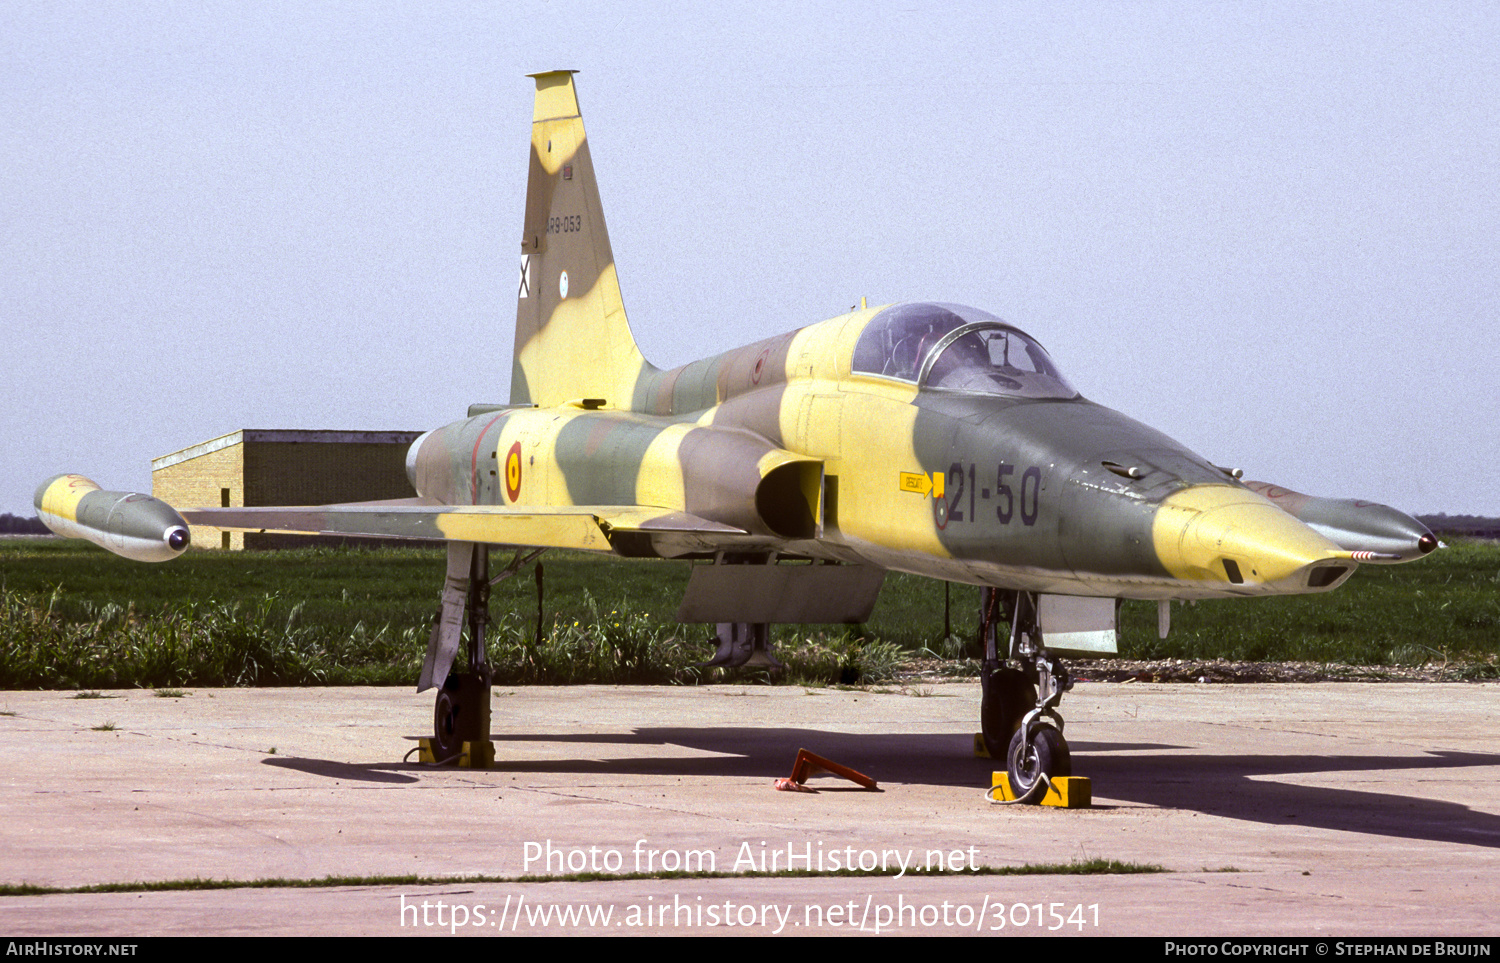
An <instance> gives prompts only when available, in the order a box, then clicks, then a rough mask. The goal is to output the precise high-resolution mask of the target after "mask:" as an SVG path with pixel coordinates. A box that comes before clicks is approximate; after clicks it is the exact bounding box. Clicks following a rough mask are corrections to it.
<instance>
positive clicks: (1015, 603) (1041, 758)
mask: <svg viewBox="0 0 1500 963" xmlns="http://www.w3.org/2000/svg"><path fill="white" fill-rule="evenodd" d="M1036 606H1037V600H1036V595H1035V593H1032V592H1019V591H1009V590H1004V589H990V588H986V589H983V590H981V593H980V620H979V633H980V641H981V643H982V644H983V646H984V664H983V667H982V668H981V670H980V677H979V678H980V691H981V702H980V709H979V715H980V730H981V733H982V735H983V738H984V747H985V750H986V751H987V752H988V753H989V754H990V756H991V757H992V758H994V759H1004V760H1005V761H1006V770H1007V772H1008V773H1009V775H1010V785H1011V789H1012V791H1013V792H1014V793H1015V795H1016V799H1017V801H1019V802H1024V803H1036V802H1040V801H1041V798H1042V796H1043V795H1044V794H1045V793H1046V791H1047V784H1048V782H1049V781H1050V780H1052V779H1054V778H1057V777H1060V776H1071V775H1072V774H1073V761H1072V757H1071V756H1070V754H1069V752H1068V743H1067V740H1065V739H1064V738H1063V734H1062V730H1063V720H1062V716H1061V715H1059V714H1058V712H1057V705H1058V703H1059V702H1061V701H1062V694H1063V693H1064V692H1067V691H1068V690H1069V689H1071V688H1073V680H1072V678H1071V677H1070V676H1069V675H1068V668H1067V666H1065V665H1064V664H1063V663H1062V660H1061V659H1059V658H1057V657H1056V656H1054V655H1053V654H1052V653H1050V652H1048V651H1047V649H1046V647H1045V646H1044V645H1043V644H1042V631H1041V627H1040V626H1039V625H1038V624H1037V611H1036ZM1002 612H1007V613H1008V614H1009V615H1010V643H1009V646H1008V647H1007V649H1006V654H1005V657H1004V658H1002V657H1001V654H1000V647H999V639H998V634H999V633H998V632H997V623H998V622H999V618H1000V615H1001V613H1002Z"/></svg>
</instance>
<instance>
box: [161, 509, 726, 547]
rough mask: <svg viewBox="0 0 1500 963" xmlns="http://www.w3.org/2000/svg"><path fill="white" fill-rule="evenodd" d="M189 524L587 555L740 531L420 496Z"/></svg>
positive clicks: (671, 517) (208, 516) (220, 512)
mask: <svg viewBox="0 0 1500 963" xmlns="http://www.w3.org/2000/svg"><path fill="white" fill-rule="evenodd" d="M182 516H183V518H185V519H187V521H188V522H189V523H191V524H194V525H212V526H214V527H215V528H227V529H234V530H236V531H249V532H280V533H293V534H306V535H352V536H364V537H373V538H423V539H441V540H446V541H459V542H483V543H486V544H490V545H524V546H530V547H532V548H571V549H578V550H580V551H588V552H620V553H621V554H637V553H636V552H633V551H629V548H630V545H631V542H632V540H631V536H637V537H638V538H637V540H639V537H644V538H645V539H648V540H649V539H655V538H665V539H670V540H671V541H673V542H679V543H682V544H684V545H691V546H694V547H708V546H710V545H713V544H716V543H719V542H722V541H724V540H726V539H732V538H734V537H735V536H743V535H745V534H746V532H745V531H744V530H743V529H740V528H735V527H734V526H732V525H725V524H722V523H720V522H714V521H710V520H708V519H706V518H700V517H699V516H697V515H691V514H689V513H687V512H678V511H671V510H668V509H663V508H655V507H652V506H649V505H565V506H529V505H503V506H502V505H443V504H439V503H436V502H433V501H431V500H429V499H423V498H402V499H396V500H393V501H381V502H356V503H350V504H345V505H318V506H311V507H291V508H284V507H250V508H190V509H186V510H184V511H183V512H182Z"/></svg>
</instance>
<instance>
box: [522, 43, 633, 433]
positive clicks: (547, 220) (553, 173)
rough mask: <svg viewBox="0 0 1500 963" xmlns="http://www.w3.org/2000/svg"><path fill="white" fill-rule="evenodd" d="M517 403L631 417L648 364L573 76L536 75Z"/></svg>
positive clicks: (562, 72) (561, 72)
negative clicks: (584, 405)
mask: <svg viewBox="0 0 1500 963" xmlns="http://www.w3.org/2000/svg"><path fill="white" fill-rule="evenodd" d="M532 77H533V79H535V80H536V106H535V108H534V110H533V112H532V120H531V173H530V175H529V177H528V179H527V182H526V225H525V233H524V234H523V236H522V238H521V272H520V290H519V291H518V292H517V299H516V349H515V360H514V364H513V367H512V371H511V386H510V400H511V403H512V404H536V405H542V406H544V407H550V406H553V405H559V404H562V403H564V402H567V401H571V400H574V399H579V398H602V399H604V400H605V403H606V405H607V406H609V407H611V408H614V407H619V408H628V407H629V406H630V401H631V396H632V394H633V392H634V389H635V383H636V380H637V378H639V376H640V375H641V373H642V371H644V370H645V369H646V367H647V366H646V361H645V359H644V358H642V357H641V351H640V349H639V348H638V347H636V344H635V338H634V337H632V336H631V334H630V325H629V323H628V322H627V321H626V320H625V305H624V304H623V302H622V301H621V299H620V283H619V280H618V279H617V278H616V277H615V258H614V254H613V253H612V252H611V251H610V247H609V232H608V231H607V230H606V229H605V227H604V212H603V210H602V209H601V208H600V206H599V187H598V184H597V183H596V182H595V180H594V164H593V161H592V160H590V158H589V146H588V141H587V140H586V139H585V137H584V133H583V118H582V117H580V116H579V113H578V94H577V91H576V90H575V89H574V87H573V71H570V70H558V71H552V72H549V73H544V74H533V75H532Z"/></svg>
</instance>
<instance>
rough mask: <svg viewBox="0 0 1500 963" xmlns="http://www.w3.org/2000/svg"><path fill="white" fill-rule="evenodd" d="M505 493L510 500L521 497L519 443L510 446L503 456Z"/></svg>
mask: <svg viewBox="0 0 1500 963" xmlns="http://www.w3.org/2000/svg"><path fill="white" fill-rule="evenodd" d="M505 494H506V497H508V498H509V499H510V500H511V501H512V502H514V501H515V500H516V499H517V498H520V497H521V443H520V442H519V441H518V442H516V443H515V444H514V445H511V446H510V452H509V454H507V455H506V456H505Z"/></svg>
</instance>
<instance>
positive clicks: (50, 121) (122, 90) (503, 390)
mask: <svg viewBox="0 0 1500 963" xmlns="http://www.w3.org/2000/svg"><path fill="white" fill-rule="evenodd" d="M5 21H6V22H5V24H4V26H3V27H0V214H3V217H0V224H3V225H4V230H3V231H0V264H3V265H4V269H3V271H0V351H3V354H4V368H3V369H0V370H3V372H4V374H3V375H0V512H11V513H14V514H24V515H28V516H29V515H30V514H32V502H31V499H32V495H33V493H34V491H35V489H36V486H37V485H38V484H39V483H40V482H41V481H42V480H43V479H45V478H47V477H49V476H51V475H54V474H57V473H59V472H79V473H81V474H84V475H88V476H89V477H91V478H93V479H94V480H95V481H97V482H98V483H99V484H100V485H102V486H103V487H104V488H106V489H115V490H135V491H149V490H150V484H151V481H150V464H151V459H152V458H154V457H158V456H161V455H164V454H167V453H170V452H172V451H175V450H178V449H180V448H184V447H187V446H189V445H193V444H196V443H198V442H201V441H205V440H207V439H209V438H213V437H216V436H219V435H222V434H225V433H228V432H231V431H235V430H237V429H240V428H315V429H316V428H330V429H368V430H396V429H399V430H417V431H420V430H426V429H428V428H434V427H437V426H439V425H443V424H446V423H448V422H450V421H455V420H458V419H461V418H462V417H463V416H464V413H465V410H466V408H467V406H468V405H469V404H470V403H473V402H503V401H506V400H507V399H508V397H509V384H508V382H509V373H510V358H509V355H510V350H511V344H512V337H513V325H514V319H515V316H514V305H515V289H516V276H517V263H518V255H519V252H520V232H521V220H522V214H523V210H524V202H525V188H526V184H525V178H526V163H527V146H528V144H529V138H530V121H531V102H532V96H533V91H534V86H533V84H532V82H531V81H530V80H528V79H527V77H526V74H528V73H535V72H539V71H544V70H553V69H574V70H578V71H580V73H579V74H578V76H577V78H576V82H577V87H578V92H579V100H580V103H581V107H582V113H583V118H584V123H585V125H586V127H587V130H588V135H589V142H590V145H591V150H592V155H593V160H594V165H595V168H596V170H597V172H598V178H599V186H600V193H601V196H602V200H603V204H604V212H605V216H606V219H607V221H608V225H609V230H610V238H611V242H612V244H613V248H614V253H615V260H616V265H617V268H618V270H619V275H620V280H621V287H622V291H623V294H624V298H625V306H626V309H627V311H628V313H629V317H630V321H631V325H632V327H633V329H634V331H635V334H636V337H637V340H638V341H639V342H640V344H641V347H642V350H643V351H644V353H645V355H646V357H647V358H648V359H649V360H651V361H652V362H654V363H655V364H657V365H658V366H661V367H672V366H676V365H679V364H683V363H686V362H688V361H691V360H694V359H696V358H699V357H703V356H706V355H710V354H716V353H718V352H720V351H723V350H726V349H729V348H732V347H736V346H738V345H741V344H745V343H748V342H751V341H755V340H758V339H761V338H765V337H769V336H772V335H775V334H779V333H781V332H784V331H788V330H791V329H794V328H798V327H802V326H804V325H807V324H810V323H813V322H816V321H819V320H822V319H824V318H827V317H832V316H834V315H838V314H841V313H843V312H844V311H847V310H848V309H849V307H850V306H851V305H853V304H855V303H857V302H858V300H859V299H860V297H866V298H868V299H869V303H870V304H872V305H875V304H882V303H886V302H893V301H905V300H937V301H952V302H958V303H962V304H971V305H974V306H976V307H979V308H982V309H984V310H987V311H990V312H992V313H994V314H997V315H999V316H1001V317H1003V318H1005V319H1007V320H1009V321H1011V322H1012V323H1015V324H1017V325H1018V326H1020V327H1021V328H1023V329H1025V330H1027V331H1029V332H1030V333H1031V334H1032V335H1034V336H1035V337H1037V338H1038V339H1039V340H1040V341H1041V342H1042V343H1043V344H1044V345H1046V347H1047V349H1048V351H1049V352H1050V354H1051V355H1052V357H1053V359H1054V361H1056V362H1057V364H1058V366H1059V367H1060V368H1061V369H1062V371H1063V372H1064V373H1065V374H1066V375H1067V377H1068V378H1069V380H1070V381H1071V382H1072V383H1073V384H1074V386H1075V387H1077V388H1078V389H1079V390H1080V391H1081V392H1082V393H1083V394H1084V395H1085V396H1086V397H1088V398H1091V399H1092V400H1094V401H1097V402H1100V403H1101V404H1105V405H1108V406H1109V407H1112V408H1116V409H1119V410H1121V411H1123V412H1125V413H1126V414H1129V415H1131V416H1132V417H1134V418H1136V419H1137V420H1140V421H1143V422H1145V423H1147V424H1149V425H1151V426H1153V427H1155V428H1157V429H1160V430H1162V431H1164V432H1165V433H1167V434H1168V435H1171V436H1172V437H1174V438H1176V439H1178V440H1179V441H1181V442H1183V443H1184V444H1186V445H1188V446H1189V447H1190V448H1192V449H1194V450H1196V451H1198V452H1199V453H1200V454H1202V455H1204V456H1205V457H1207V458H1209V459H1210V460H1211V461H1213V462H1215V463H1216V464H1221V465H1228V466H1233V467H1239V468H1242V469H1244V471H1245V473H1246V477H1249V478H1255V479H1260V480H1265V481H1271V482H1275V483H1278V484H1281V485H1285V486H1287V487H1290V488H1294V489H1297V490H1300V491H1304V492H1308V493H1310V494H1315V495H1323V496H1330V497H1346V498H1364V499H1369V500H1372V501H1379V502H1385V503H1387V504H1391V505H1394V506H1396V507H1398V508H1401V509H1402V510H1404V511H1408V512H1412V513H1435V512H1447V513H1450V514H1486V515H1500V430H1497V427H1496V422H1497V417H1496V416H1497V415H1500V400H1497V398H1500V373H1497V361H1500V352H1497V350H1496V347H1495V344H1496V341H1497V338H1500V255H1497V242H1500V5H1497V4H1496V3H1493V2H1479V0H1473V2H1464V3H1423V4H1415V3H1404V2H1402V3H1377V2H1369V3H1354V2H1348V3H1306V4H1304V3H1256V2H1236V3H1203V2H1188V3H1156V2H1149V0H1142V2H1136V3H1128V4H1121V3H1117V2H1111V3H1035V4H1030V3H1004V4H995V3H973V4H970V3H963V2H955V0H944V2H940V3H929V2H917V0H906V2H902V3H895V4H888V5H887V4H868V3H849V4H841V3H817V4H813V3H776V2H764V0H762V2H756V3H753V4H750V3H745V4H741V3H715V4H699V3H651V4H630V5H626V4H620V3H578V2H562V0H550V2H544V0H513V2H507V3H503V4H501V3H489V4H470V3H447V4H444V3H422V4H417V3H387V4H382V3H290V4H278V3H218V2H211V0H210V2H202V0H197V2H193V3H182V4H176V3H150V2H128V3H118V2H108V0H90V2H82V3H67V2H46V3H41V2H35V3H32V2H24V0H22V2H12V3H9V4H7V6H6V18H5Z"/></svg>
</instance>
